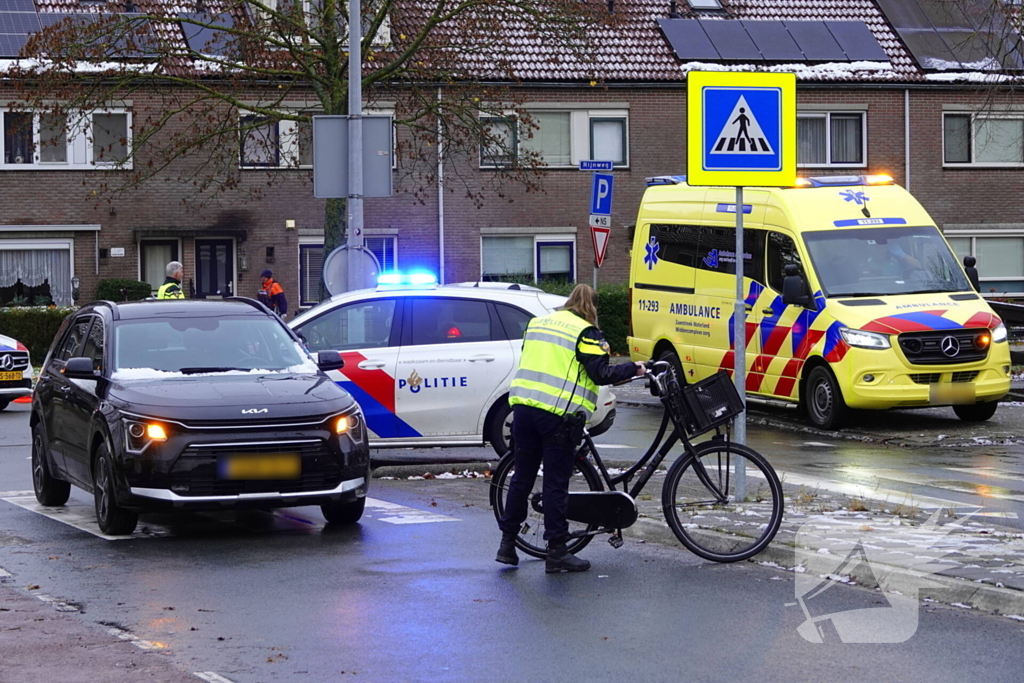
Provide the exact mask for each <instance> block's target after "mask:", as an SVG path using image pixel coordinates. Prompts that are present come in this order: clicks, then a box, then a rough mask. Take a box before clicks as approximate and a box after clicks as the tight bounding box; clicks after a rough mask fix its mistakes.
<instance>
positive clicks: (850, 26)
mask: <svg viewBox="0 0 1024 683" xmlns="http://www.w3.org/2000/svg"><path fill="white" fill-rule="evenodd" d="M825 26H827V27H828V30H829V32H830V33H831V34H832V37H833V38H835V39H836V42H837V43H839V47H841V48H843V52H845V53H846V56H847V57H849V58H850V59H851V60H853V61H859V60H865V61H869V62H887V61H889V55H887V54H886V53H885V50H883V49H882V46H881V45H879V44H878V41H877V40H876V39H875V34H874V33H872V32H871V29H869V28H868V27H867V24H865V23H864V22H863V21H826V22H825Z"/></svg>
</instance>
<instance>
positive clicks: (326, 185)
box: [313, 116, 394, 199]
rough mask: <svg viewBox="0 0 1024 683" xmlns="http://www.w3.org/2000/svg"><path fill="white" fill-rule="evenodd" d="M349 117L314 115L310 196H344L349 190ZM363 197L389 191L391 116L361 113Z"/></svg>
mask: <svg viewBox="0 0 1024 683" xmlns="http://www.w3.org/2000/svg"><path fill="white" fill-rule="evenodd" d="M348 121H349V119H348V117H347V116H314V117H313V196H314V197H316V198H317V199H345V198H347V197H348V195H349V189H348ZM362 125H363V192H362V195H363V196H364V197H390V196H391V194H392V188H391V176H392V169H391V167H392V163H393V162H392V158H391V157H392V149H394V147H393V146H392V139H391V135H392V133H391V131H392V129H393V126H392V119H391V117H390V116H364V117H362Z"/></svg>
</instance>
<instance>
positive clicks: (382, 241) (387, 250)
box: [299, 235, 398, 306]
mask: <svg viewBox="0 0 1024 683" xmlns="http://www.w3.org/2000/svg"><path fill="white" fill-rule="evenodd" d="M363 244H364V246H365V247H366V248H367V249H369V250H370V251H371V252H373V255H374V256H376V257H377V262H378V263H380V272H382V273H388V272H394V271H395V270H397V269H398V249H397V247H398V237H396V236H394V235H367V236H366V237H365V238H363ZM323 265H324V245H323V243H322V242H308V243H302V244H299V305H300V306H314V305H316V304H318V303H319V302H320V279H321V277H322V276H323Z"/></svg>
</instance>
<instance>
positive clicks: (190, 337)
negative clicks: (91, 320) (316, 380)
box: [113, 316, 317, 379]
mask: <svg viewBox="0 0 1024 683" xmlns="http://www.w3.org/2000/svg"><path fill="white" fill-rule="evenodd" d="M114 329H115V335H114V368H113V370H114V378H115V379H143V378H147V377H159V376H162V375H163V373H174V374H180V375H197V374H207V373H240V372H246V373H249V372H251V373H266V372H287V373H300V372H302V373H305V372H316V371H317V368H316V364H315V363H314V362H313V360H312V359H311V358H310V357H309V354H307V353H306V352H305V351H304V350H303V349H302V348H301V347H300V346H299V345H298V344H297V343H296V342H295V341H294V340H293V339H292V338H291V336H289V335H288V332H287V331H286V330H285V329H284V326H283V325H282V324H281V323H279V322H277V321H276V320H272V319H270V318H266V317H252V316H247V317H243V316H239V317H221V318H161V319H149V320H126V321H121V322H119V323H117V325H116V327H115V328H114Z"/></svg>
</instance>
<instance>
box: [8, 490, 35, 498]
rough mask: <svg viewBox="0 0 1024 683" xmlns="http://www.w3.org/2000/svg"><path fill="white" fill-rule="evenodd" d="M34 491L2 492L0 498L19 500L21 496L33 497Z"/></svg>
mask: <svg viewBox="0 0 1024 683" xmlns="http://www.w3.org/2000/svg"><path fill="white" fill-rule="evenodd" d="M34 495H36V492H35V491H4V492H2V493H0V498H21V497H22V496H34Z"/></svg>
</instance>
